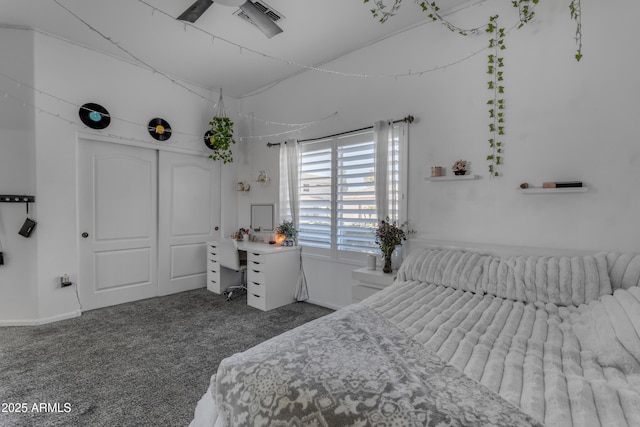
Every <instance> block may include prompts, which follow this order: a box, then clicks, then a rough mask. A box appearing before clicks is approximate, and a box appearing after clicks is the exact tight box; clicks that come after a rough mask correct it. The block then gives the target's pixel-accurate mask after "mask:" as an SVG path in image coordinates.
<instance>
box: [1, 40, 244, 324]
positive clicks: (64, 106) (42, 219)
mask: <svg viewBox="0 0 640 427" xmlns="http://www.w3.org/2000/svg"><path fill="white" fill-rule="evenodd" d="M5 34H6V35H7V37H5ZM25 34H26V35H25ZM30 40H32V43H31V45H32V47H30V48H29V49H28V50H27V49H26V48H27V47H29V46H28V45H29V41H30ZM1 43H3V44H4V43H7V44H8V46H7V47H6V48H7V50H6V52H12V51H15V52H21V53H22V52H23V51H24V54H23V55H26V58H24V60H20V61H18V60H17V61H15V63H17V64H20V67H21V68H22V69H14V68H15V67H14V66H11V65H10V64H12V63H14V62H9V61H3V62H2V63H0V71H1V72H2V73H5V74H9V75H11V76H12V77H13V78H15V79H25V78H26V79H28V81H27V82H26V83H29V84H31V85H33V87H35V89H36V90H35V92H34V91H30V93H27V94H26V95H25V96H27V97H29V96H30V97H31V99H32V101H33V100H34V102H35V105H36V109H35V110H34V109H33V108H22V107H16V106H12V107H10V108H11V111H13V112H14V114H15V115H16V116H18V117H20V119H21V120H22V121H24V122H25V123H26V129H24V130H22V129H20V130H16V131H15V132H20V133H21V134H22V137H21V141H24V142H25V143H27V145H24V146H20V147H17V146H16V145H15V143H14V144H13V145H11V146H7V145H6V142H7V141H9V140H11V141H13V140H12V139H10V137H11V136H12V135H11V133H12V132H14V131H13V130H12V129H10V126H9V125H8V124H6V123H4V121H3V122H2V126H0V138H2V140H1V141H2V143H3V145H2V147H1V151H0V156H1V157H0V159H1V160H0V165H1V166H2V170H0V180H1V182H2V184H0V188H2V191H0V193H2V192H3V191H4V192H17V193H23V192H27V193H28V192H30V193H35V195H36V203H35V206H32V209H34V210H35V209H37V211H35V213H36V214H35V215H34V217H35V219H36V220H37V221H38V227H37V229H36V231H35V233H34V235H33V236H32V237H31V238H30V239H29V240H28V241H26V239H24V238H22V237H20V238H19V239H24V240H25V241H20V240H19V239H18V238H14V237H11V238H6V237H5V233H9V234H11V233H13V232H14V229H15V232H16V233H17V229H19V226H20V225H21V224H22V221H24V207H22V206H20V207H18V206H9V207H6V206H0V209H2V210H1V211H0V214H1V215H2V219H3V220H2V222H0V238H2V243H3V245H4V246H5V248H6V249H5V251H6V252H8V253H10V254H11V262H12V264H14V263H15V267H11V270H9V268H8V267H9V266H7V267H0V324H23V323H24V324H28V323H40V322H47V321H52V320H58V319H62V318H65V317H70V316H75V315H77V314H79V311H78V309H79V305H78V302H77V300H76V294H75V290H74V288H73V287H68V288H61V287H60V279H59V278H60V276H61V275H62V274H64V273H67V274H69V275H70V276H71V279H72V281H73V282H76V280H77V272H78V239H79V230H78V229H77V223H78V222H77V221H78V219H77V203H76V200H77V170H76V164H77V158H76V156H77V149H78V143H79V142H78V140H79V135H81V136H83V137H86V136H87V135H91V137H93V138H97V139H101V140H107V141H111V142H114V143H127V144H137V145H142V146H148V147H150V148H164V147H167V146H168V147H177V148H178V149H180V150H183V152H187V153H191V154H197V155H208V152H207V151H208V150H207V149H206V148H205V146H204V143H203V141H202V136H203V135H204V132H205V130H206V129H207V124H208V121H209V120H210V117H211V116H212V115H213V113H214V111H215V110H214V108H213V105H212V104H209V103H207V102H203V101H202V99H201V98H200V97H198V96H196V95H194V94H191V93H189V92H188V91H186V90H185V89H184V88H181V87H179V86H177V85H176V84H173V83H171V82H169V81H168V80H167V79H165V78H164V77H162V76H161V75H159V74H154V73H153V72H152V71H149V70H146V69H143V68H140V67H137V66H134V65H132V64H129V63H126V62H123V61H120V60H116V59H114V58H112V57H110V56H107V55H103V54H100V53H97V52H95V51H91V50H87V49H84V48H81V47H79V46H76V45H73V44H69V43H67V42H65V41H61V40H59V39H56V38H52V37H50V36H47V35H44V34H42V33H39V32H33V31H25V30H17V29H15V30H14V29H3V30H2V42H1ZM4 48H5V46H3V50H2V51H3V52H5V50H4ZM14 57H15V56H14ZM29 58H32V59H29ZM21 59H22V58H21ZM30 76H33V77H30ZM5 86H6V83H5V82H2V86H0V88H4V87H5ZM191 89H192V90H194V91H196V92H198V93H200V94H202V95H203V96H206V97H208V98H209V99H213V100H214V101H215V100H217V96H215V94H212V93H211V92H210V91H209V90H206V89H202V88H197V87H191ZM50 95H54V97H51V96H50ZM6 102H7V101H6V100H4V99H3V100H2V102H1V104H2V105H3V108H5V107H4V105H5V103H6ZM87 102H96V103H98V104H101V105H103V106H104V107H105V108H107V110H109V112H110V113H111V115H112V121H111V125H110V126H109V127H108V128H106V129H105V130H104V131H94V130H92V129H88V128H85V127H84V126H83V125H82V124H81V122H80V120H79V117H78V106H80V105H82V104H84V103H87ZM225 102H227V103H228V105H227V108H228V109H229V110H231V111H234V110H235V108H236V103H235V102H234V101H233V100H227V99H225ZM34 111H35V113H34ZM154 117H161V118H164V119H165V120H167V121H168V122H169V123H170V125H171V127H172V130H173V132H174V133H173V135H172V137H171V138H170V139H169V140H168V141H167V142H164V143H158V142H157V141H155V140H154V139H152V138H151V136H150V135H149V134H148V132H147V129H146V124H147V123H148V121H149V120H150V119H152V118H154ZM69 122H72V123H69ZM131 122H133V123H131ZM34 133H35V137H34ZM16 141H17V139H16ZM5 164H7V165H11V170H9V166H7V168H5ZM36 171H37V172H36ZM221 179H222V181H223V186H226V187H228V188H235V186H234V185H235V184H234V183H235V170H234V169H232V168H227V169H225V171H223V173H222V177H221ZM9 180H11V182H12V184H11V185H9ZM21 180H22V181H24V183H21V182H20V181H21ZM226 187H223V194H229V191H226V192H225V190H224V188H226ZM9 209H10V210H9ZM234 210H235V203H234V206H233V209H232V213H231V214H230V213H224V214H223V218H222V220H223V223H224V222H225V221H226V222H231V223H235V221H236V219H235V213H233V211H234ZM13 211H15V212H16V213H15V214H14V213H13ZM8 212H12V213H11V215H12V217H9V215H8ZM5 213H7V214H6V215H5ZM18 221H19V224H16V223H17V222H18ZM223 227H224V224H223ZM18 243H20V244H21V246H19V245H18ZM5 268H6V270H5ZM5 271H6V272H7V273H5ZM25 282H26V283H25ZM20 283H23V285H22V286H24V289H22V288H19V286H20ZM16 303H17V304H16ZM11 304H13V306H12V305H11ZM5 305H6V306H7V307H5ZM11 307H15V309H13V308H11ZM9 308H11V309H9Z"/></svg>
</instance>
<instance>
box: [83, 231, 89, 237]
mask: <svg viewBox="0 0 640 427" xmlns="http://www.w3.org/2000/svg"><path fill="white" fill-rule="evenodd" d="M82 237H83V238H84V239H86V238H87V237H89V233H87V232H86V231H85V232H84V233H82Z"/></svg>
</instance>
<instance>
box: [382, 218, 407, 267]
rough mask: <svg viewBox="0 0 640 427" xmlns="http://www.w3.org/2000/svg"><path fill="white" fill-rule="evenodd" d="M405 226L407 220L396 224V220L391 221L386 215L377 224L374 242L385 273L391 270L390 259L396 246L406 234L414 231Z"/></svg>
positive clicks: (400, 243)
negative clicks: (378, 248)
mask: <svg viewBox="0 0 640 427" xmlns="http://www.w3.org/2000/svg"><path fill="white" fill-rule="evenodd" d="M407 226H408V222H407V221H405V222H403V223H402V224H398V223H397V222H396V221H391V220H390V219H389V217H386V218H385V219H384V220H382V221H380V223H379V224H378V228H377V229H376V243H377V244H378V246H379V247H380V251H381V252H382V259H383V261H384V267H383V268H382V271H383V272H385V273H391V272H392V271H393V268H392V265H391V259H392V254H393V251H394V250H395V249H396V246H402V242H403V241H405V240H407V235H409V234H413V233H414V231H413V230H408V229H407Z"/></svg>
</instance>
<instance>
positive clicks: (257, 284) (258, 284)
mask: <svg viewBox="0 0 640 427" xmlns="http://www.w3.org/2000/svg"><path fill="white" fill-rule="evenodd" d="M251 283H253V284H254V285H256V286H260V283H257V282H251Z"/></svg>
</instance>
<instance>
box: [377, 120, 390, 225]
mask: <svg viewBox="0 0 640 427" xmlns="http://www.w3.org/2000/svg"><path fill="white" fill-rule="evenodd" d="M392 131H393V123H392V122H391V121H389V120H386V121H383V120H381V121H377V122H375V123H374V124H373V141H374V143H375V150H376V166H375V179H376V213H377V215H378V221H381V220H383V219H385V218H386V217H387V216H388V215H389V181H388V178H389V138H390V137H391V133H392Z"/></svg>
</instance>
